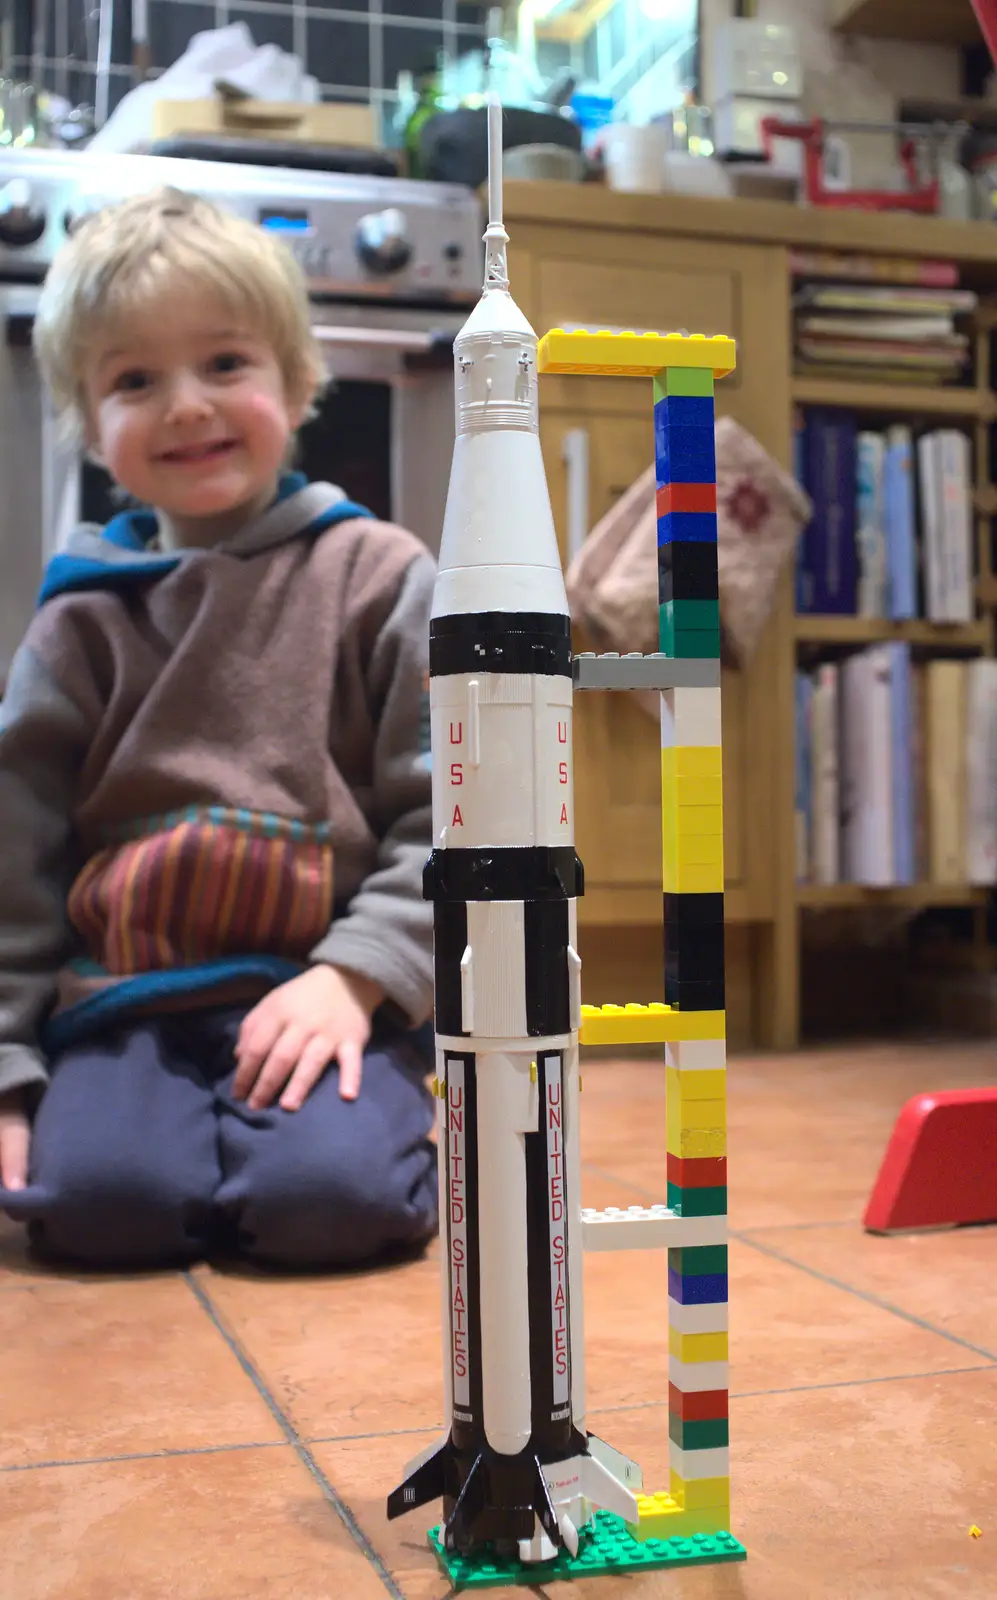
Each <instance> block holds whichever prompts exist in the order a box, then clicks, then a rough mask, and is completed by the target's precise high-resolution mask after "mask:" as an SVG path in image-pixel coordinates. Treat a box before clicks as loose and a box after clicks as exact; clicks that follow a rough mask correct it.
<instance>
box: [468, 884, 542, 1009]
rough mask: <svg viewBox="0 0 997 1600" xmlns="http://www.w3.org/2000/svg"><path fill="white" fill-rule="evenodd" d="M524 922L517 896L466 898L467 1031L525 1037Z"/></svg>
mask: <svg viewBox="0 0 997 1600" xmlns="http://www.w3.org/2000/svg"><path fill="white" fill-rule="evenodd" d="M524 924H525V908H524V906H523V902H522V901H521V900H469V901H468V903H467V950H466V951H465V953H464V960H462V961H461V988H462V993H463V1002H464V1003H463V1023H464V1027H465V1028H466V1029H467V1030H468V1031H469V1032H474V1033H480V1034H485V1035H489V1036H491V1035H495V1034H499V1035H502V1034H508V1035H510V1036H511V1037H513V1038H515V1037H516V1035H517V1034H518V1035H519V1037H520V1038H521V1039H522V1038H525V1037H526V1035H527V1031H528V1028H527V1020H526V934H525V925H524Z"/></svg>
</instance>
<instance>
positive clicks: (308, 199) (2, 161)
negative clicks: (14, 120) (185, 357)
mask: <svg viewBox="0 0 997 1600" xmlns="http://www.w3.org/2000/svg"><path fill="white" fill-rule="evenodd" d="M161 183H172V184H175V185H176V187H177V188H180V189H185V190H188V191H193V192H195V193H197V194H200V195H203V196H204V197H205V198H207V199H210V200H214V201H216V202H217V203H218V204H219V205H221V206H224V207H226V208H228V209H229V210H231V211H235V212H237V213H238V214H239V215H241V216H244V217H248V218H249V219H250V220H251V221H253V222H256V223H259V224H261V225H262V226H263V227H265V228H271V229H273V230H274V232H276V233H278V234H280V236H281V237H282V238H283V239H284V240H286V242H287V244H288V245H289V247H290V249H291V250H292V252H293V253H294V255H295V256H296V258H297V260H298V261H299V263H300V265H301V267H302V270H303V272H304V274H305V277H306V279H307V281H308V288H309V295H310V300H311V315H310V322H311V328H312V333H313V335H314V337H315V340H316V342H317V343H318V346H319V348H320V349H321V351H322V353H323V356H324V359H325V361H326V363H327V369H328V380H329V381H328V382H327V384H326V386H325V388H324V389H323V390H322V393H321V394H320V396H319V397H318V398H317V401H316V406H315V415H314V416H313V417H312V419H311V420H310V421H309V422H308V423H307V424H306V425H305V427H304V428H303V429H302V430H301V433H300V435H299V439H298V456H297V464H298V466H299V467H300V469H301V470H302V471H303V472H305V474H306V476H308V477H311V478H330V479H332V480H333V481H334V482H336V483H340V484H341V485H342V487H343V488H344V489H345V490H346V491H347V493H348V494H350V495H351V496H352V497H353V498H354V499H356V500H360V501H361V502H362V503H364V504H366V505H369V506H370V507H371V509H372V510H374V511H376V512H377V514H378V515H380V516H386V517H391V518H393V520H394V521H396V522H401V523H404V525H405V526H406V527H408V528H411V530H412V531H413V532H414V533H416V534H418V535H419V536H420V537H421V538H423V539H424V540H425V541H426V544H427V545H428V547H429V548H430V550H432V551H436V550H437V549H438V548H439V538H440V529H441V528H442V526H443V513H444V507H445V504H446V491H447V482H448V479H449V473H450V458H451V455H452V453H453V440H454V399H453V355H452V351H453V340H454V337H455V335H456V334H457V332H458V331H459V329H460V328H461V326H462V325H463V323H464V321H465V319H466V317H467V314H468V311H469V310H470V308H471V307H472V306H473V305H475V304H476V303H477V300H478V297H479V295H480V292H481V276H482V256H483V251H482V243H481V235H482V232H483V229H484V219H483V217H482V213H481V208H480V206H479V204H478V200H477V196H476V195H475V194H474V193H472V191H470V190H469V189H465V188H460V187H457V186H456V185H453V186H451V185H449V184H432V183H416V182H412V181H410V180H406V179H400V178H394V177H373V176H361V175H358V174H352V173H343V174H338V173H330V172H312V171H305V170H298V169H293V170H292V169H289V168H281V167H270V166H243V165H241V164H235V163H232V162H221V161H201V160H195V159H187V158H183V157H177V156H122V155H107V154H103V153H100V154H94V155H87V154H86V153H83V154H72V153H67V152H64V151H54V150H27V151H11V150H5V151H4V150H0V485H2V486H3V496H4V504H3V517H2V518H0V687H2V682H3V677H4V674H5V671H6V668H7V665H8V663H9V660H10V657H11V654H12V652H13V650H14V648H15V646H16V644H17V642H18V640H19V639H20V638H21V636H22V635H23V632H24V629H25V627H26V626H27V623H28V620H29V618H30V617H31V614H32V611H33V609H34V605H35V596H36V595H37V592H38V584H39V581H40V578H41V572H42V567H43V565H44V562H45V561H46V560H47V559H48V557H49V556H51V555H52V554H53V552H54V551H55V550H57V549H59V548H60V547H61V545H62V543H63V541H64V539H65V536H66V534H67V532H68V531H69V529H70V528H71V527H72V526H73V525H74V524H75V523H76V522H78V521H79V520H80V518H81V517H82V518H84V519H85V520H88V521H96V522H105V521H106V520H107V519H108V517H110V516H111V515H113V513H114V510H115V509H116V505H117V503H116V501H115V500H114V498H113V490H112V486H111V484H110V480H109V479H108V478H107V476H106V474H105V473H103V472H102V471H101V469H100V468H98V467H97V466H95V464H94V463H93V462H91V461H89V460H88V459H87V458H86V457H85V456H84V455H82V454H81V453H80V452H79V451H78V450H77V449H76V448H74V447H73V446H72V445H71V444H70V443H69V442H68V441H67V439H66V437H65V434H64V431H63V430H61V429H60V427H59V425H58V422H57V419H55V418H54V417H53V415H52V413H51V409H50V406H49V404H48V401H47V398H46V396H45V394H44V393H43V390H42V384H41V377H40V374H39V372H38V370H37V366H36V364H35V362H34V359H33V356H32V350H31V326H32V323H33V319H34V314H35V311H36V309H37V305H38V299H39V296H40V294H41V284H42V281H43V280H44V277H45V274H46V272H47V271H48V268H49V266H50V265H51V263H52V261H53V259H54V258H55V256H56V254H57V252H58V251H59V250H60V249H61V248H62V247H63V245H64V244H65V242H66V240H67V238H68V237H69V236H70V234H71V233H72V230H73V228H74V227H75V226H76V225H77V223H78V222H79V220H80V218H82V217H83V216H85V215H86V214H87V212H89V211H91V210H95V209H97V208H99V207H100V206H103V205H105V204H107V203H108V202H109V201H113V200H116V199H120V198H122V197H124V196H126V195H130V194H135V193H141V192H142V191H144V190H148V189H151V188H154V187H155V186H156V185H158V184H161Z"/></svg>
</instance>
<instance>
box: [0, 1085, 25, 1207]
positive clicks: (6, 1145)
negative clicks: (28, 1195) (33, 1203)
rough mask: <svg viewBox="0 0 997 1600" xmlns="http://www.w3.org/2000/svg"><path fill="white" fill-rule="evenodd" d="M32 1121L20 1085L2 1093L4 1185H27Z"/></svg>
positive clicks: (0, 1180)
mask: <svg viewBox="0 0 997 1600" xmlns="http://www.w3.org/2000/svg"><path fill="white" fill-rule="evenodd" d="M30 1148H31V1124H30V1123H29V1121H28V1115H27V1112H26V1111H25V1109H24V1096H23V1095H22V1093H21V1091H20V1090H19V1089H12V1090H11V1091H10V1093H8V1094H0V1185H2V1186H3V1188H5V1189H23V1188H24V1186H25V1184H26V1183H27V1181H28V1151H29V1149H30Z"/></svg>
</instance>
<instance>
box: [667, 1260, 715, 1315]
mask: <svg viewBox="0 0 997 1600" xmlns="http://www.w3.org/2000/svg"><path fill="white" fill-rule="evenodd" d="M668 1293H669V1294H670V1295H671V1297H672V1299H673V1300H677V1301H678V1303H679V1305H680V1306H712V1305H721V1304H722V1303H723V1302H724V1301H726V1299H727V1274H726V1272H707V1273H704V1274H703V1276H702V1277H695V1278H684V1277H683V1276H682V1274H681V1273H680V1272H676V1271H675V1268H674V1267H669V1268H668Z"/></svg>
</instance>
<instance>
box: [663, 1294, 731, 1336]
mask: <svg viewBox="0 0 997 1600" xmlns="http://www.w3.org/2000/svg"><path fill="white" fill-rule="evenodd" d="M727 1312H728V1307H727V1302H726V1300H711V1301H709V1302H708V1303H707V1304H706V1305H701V1306H687V1305H683V1304H682V1302H681V1301H679V1300H673V1299H672V1298H671V1296H670V1295H669V1297H668V1326H669V1327H670V1328H676V1329H677V1330H678V1332H679V1333H726V1332H727V1330H728V1328H729V1327H730V1319H729V1317H728V1314H727Z"/></svg>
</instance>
